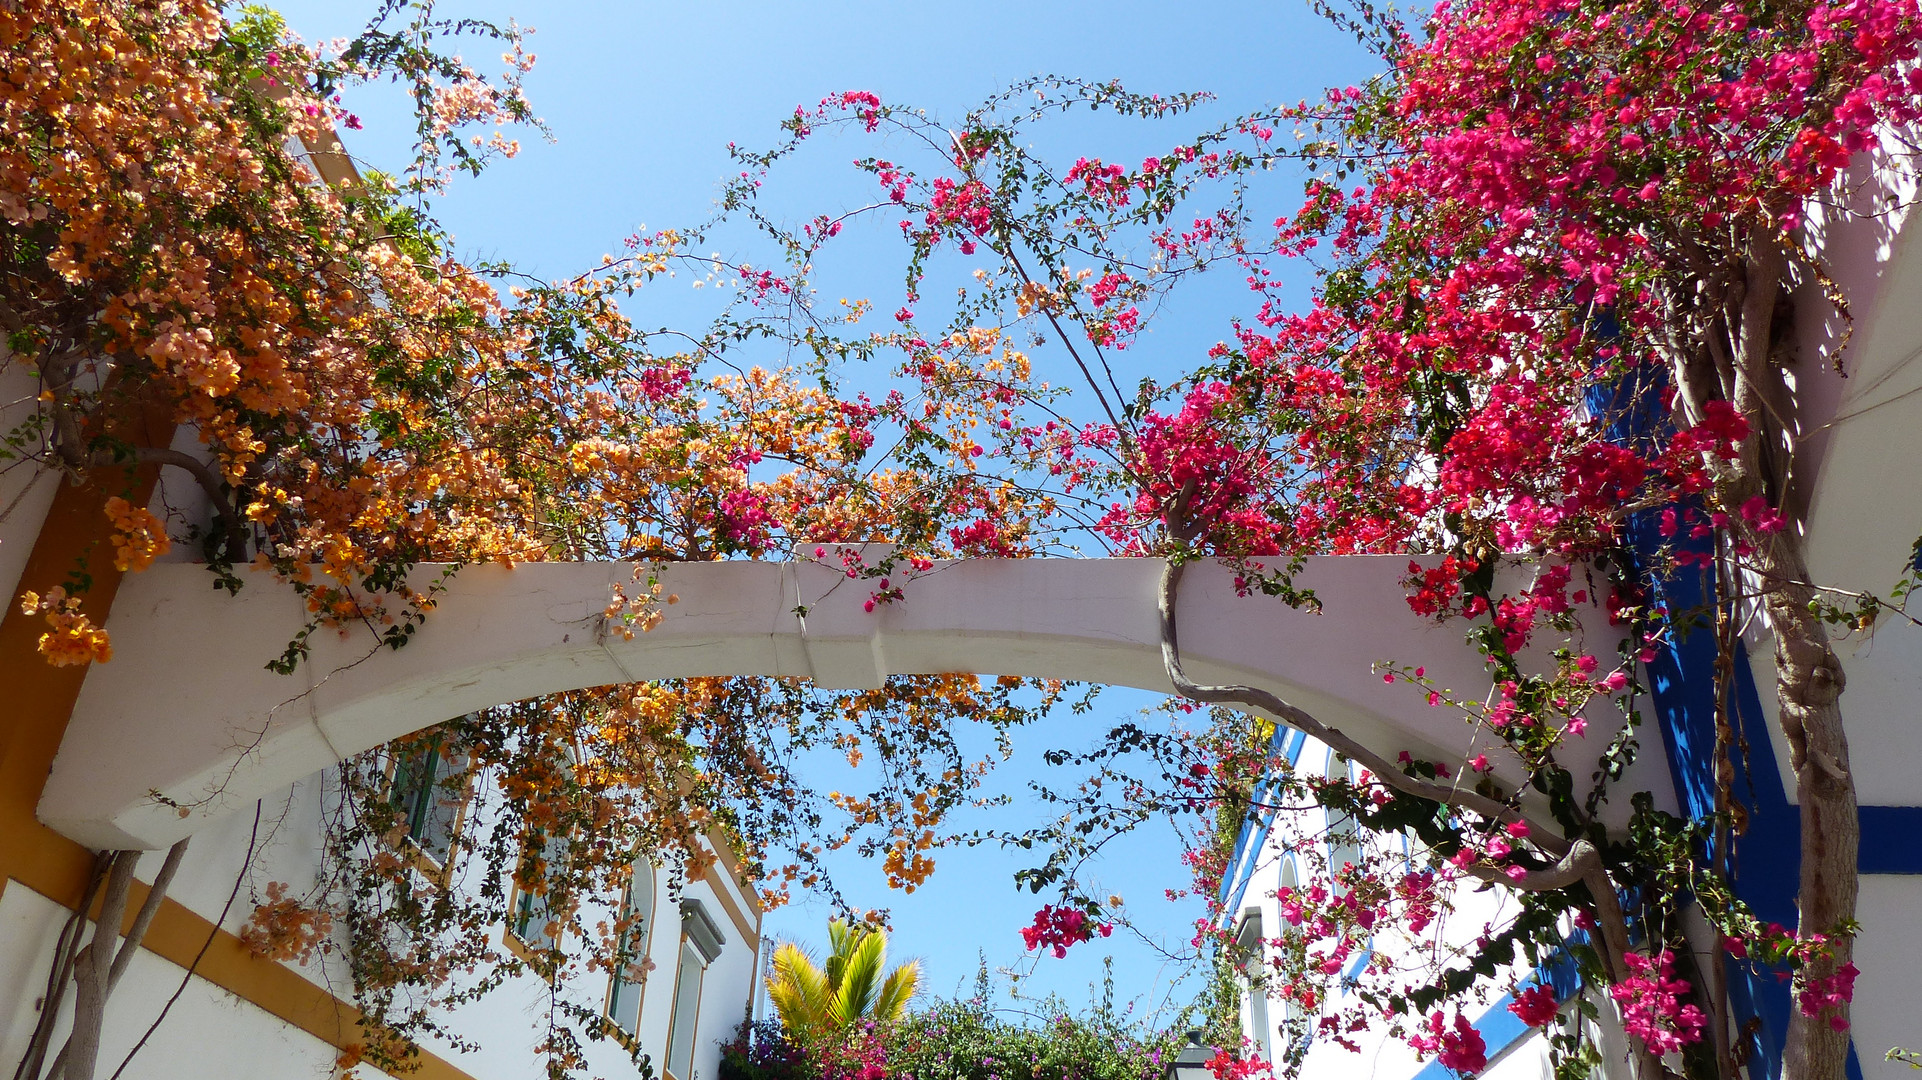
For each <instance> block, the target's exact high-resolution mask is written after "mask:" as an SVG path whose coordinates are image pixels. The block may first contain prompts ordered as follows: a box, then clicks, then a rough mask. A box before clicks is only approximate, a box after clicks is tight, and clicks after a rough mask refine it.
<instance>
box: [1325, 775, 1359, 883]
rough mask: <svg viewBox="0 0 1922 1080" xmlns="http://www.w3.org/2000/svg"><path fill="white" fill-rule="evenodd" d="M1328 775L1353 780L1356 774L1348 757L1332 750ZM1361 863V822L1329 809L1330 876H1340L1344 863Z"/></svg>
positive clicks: (1348, 814)
mask: <svg viewBox="0 0 1922 1080" xmlns="http://www.w3.org/2000/svg"><path fill="white" fill-rule="evenodd" d="M1328 777H1329V778H1330V779H1335V778H1337V777H1346V778H1348V779H1349V780H1350V781H1353V780H1354V774H1353V772H1352V771H1351V769H1350V767H1349V764H1348V759H1347V758H1344V757H1342V756H1341V755H1340V754H1336V753H1334V752H1332V751H1331V752H1330V753H1329V754H1328ZM1361 864H1362V853H1361V823H1360V822H1358V821H1356V820H1355V818H1354V815H1352V814H1350V813H1348V812H1347V811H1346V810H1330V811H1328V876H1329V877H1330V878H1338V877H1340V876H1341V872H1342V867H1343V866H1344V865H1353V866H1356V867H1360V866H1361ZM1338 891H1343V890H1338Z"/></svg>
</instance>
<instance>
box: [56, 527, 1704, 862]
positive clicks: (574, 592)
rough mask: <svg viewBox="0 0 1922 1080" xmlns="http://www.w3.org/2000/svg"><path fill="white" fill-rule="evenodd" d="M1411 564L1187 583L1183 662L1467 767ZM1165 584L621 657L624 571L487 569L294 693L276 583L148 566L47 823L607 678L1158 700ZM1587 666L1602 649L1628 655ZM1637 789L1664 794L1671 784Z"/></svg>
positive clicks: (1003, 564) (94, 685)
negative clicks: (381, 645) (1440, 695)
mask: <svg viewBox="0 0 1922 1080" xmlns="http://www.w3.org/2000/svg"><path fill="white" fill-rule="evenodd" d="M1407 562H1408V560H1407V558H1406V557H1405V556H1403V557H1392V556H1379V557H1376V556H1367V557H1331V558H1324V559H1319V560H1313V561H1311V562H1310V563H1309V565H1308V568H1307V570H1306V571H1305V573H1303V574H1302V575H1301V577H1300V579H1299V580H1300V582H1301V583H1302V584H1303V585H1306V586H1308V587H1310V588H1313V589H1314V590H1315V591H1316V593H1317V594H1318V596H1319V598H1320V599H1321V601H1322V602H1323V604H1324V605H1325V608H1326V610H1327V612H1328V614H1325V615H1315V614H1311V613H1307V612H1302V611H1297V610H1294V609H1292V608H1290V607H1288V606H1287V605H1286V604H1284V603H1282V602H1281V601H1279V600H1275V599H1273V598H1269V597H1264V596H1251V597H1238V596H1236V595H1235V590H1234V586H1233V576H1232V573H1231V572H1230V571H1228V570H1227V569H1226V568H1224V567H1221V566H1218V565H1213V564H1204V565H1200V566H1195V567H1192V568H1190V570H1189V571H1188V572H1187V581H1186V583H1185V584H1184V585H1183V588H1182V591H1181V597H1180V607H1179V611H1178V617H1179V620H1180V626H1181V637H1182V655H1183V659H1184V662H1185V666H1186V667H1187V669H1188V670H1189V672H1190V674H1191V675H1193V676H1194V677H1196V678H1198V679H1202V680H1207V681H1218V682H1219V681H1234V682H1244V683H1249V684H1253V685H1256V686H1260V687H1263V688H1265V689H1268V690H1270V691H1273V692H1275V693H1278V694H1280V695H1282V696H1284V697H1286V698H1287V699H1289V700H1290V701H1292V702H1294V703H1296V704H1298V705H1300V706H1301V707H1303V708H1305V709H1307V710H1309V711H1310V712H1311V713H1314V714H1315V715H1316V716H1318V717H1321V718H1324V719H1325V721H1326V722H1328V723H1331V724H1334V725H1336V726H1339V727H1342V728H1343V729H1345V730H1347V731H1348V732H1349V733H1350V734H1351V735H1354V736H1356V737H1357V738H1360V739H1363V740H1364V741H1366V742H1368V743H1369V744H1371V745H1373V746H1376V747H1378V748H1380V749H1382V750H1385V751H1387V752H1389V753H1391V754H1392V753H1394V752H1396V751H1399V750H1401V749H1409V750H1412V751H1414V752H1416V753H1419V754H1428V755H1435V756H1438V757H1446V758H1456V759H1459V757H1460V756H1461V755H1463V754H1465V753H1466V754H1470V755H1472V754H1473V753H1474V752H1475V750H1474V749H1471V748H1470V747H1471V741H1472V732H1471V731H1470V730H1469V729H1468V728H1467V727H1466V726H1465V725H1463V724H1462V722H1461V720H1460V718H1459V716H1458V715H1456V714H1454V713H1453V712H1452V711H1450V710H1446V709H1436V708H1431V707H1429V706H1428V705H1427V704H1426V702H1425V700H1424V698H1423V695H1422V694H1421V693H1419V692H1417V691H1416V690H1414V689H1413V688H1411V687H1409V686H1407V685H1406V684H1403V683H1396V684H1393V685H1388V684H1385V683H1384V682H1383V680H1382V678H1381V676H1380V675H1379V674H1376V673H1374V672H1373V671H1372V670H1371V665H1372V664H1373V663H1374V662H1375V661H1377V660H1384V659H1392V660H1398V661H1404V662H1409V663H1422V664H1425V665H1427V668H1428V671H1429V674H1430V675H1431V676H1433V677H1434V678H1436V679H1438V680H1439V681H1440V682H1441V683H1442V684H1443V685H1445V686H1449V687H1453V688H1457V689H1461V690H1465V691H1478V689H1479V688H1480V687H1482V686H1485V685H1486V678H1487V677H1486V675H1484V674H1483V673H1482V669H1481V662H1480V658H1479V657H1478V656H1477V655H1476V654H1475V653H1474V651H1473V650H1471V649H1470V648H1468V647H1467V646H1466V645H1465V644H1464V641H1463V637H1462V629H1461V627H1460V626H1459V625H1453V626H1444V627H1436V626H1434V625H1433V624H1432V623H1430V622H1429V621H1428V620H1425V619H1422V618H1419V617H1417V616H1415V615H1414V614H1413V613H1412V612H1410V610H1409V608H1408V605H1407V603H1406V601H1405V599H1404V594H1403V591H1402V588H1401V586H1400V579H1401V577H1402V575H1403V573H1404V572H1405V570H1406V567H1407ZM1161 569H1162V563H1161V562H1160V561H1159V560H1154V559H1026V560H968V561H962V562H954V563H945V564H937V565H936V566H935V568H934V569H933V570H932V571H931V572H928V573H926V574H924V575H921V576H920V577H918V578H917V579H916V580H914V581H912V582H910V583H909V584H908V585H907V587H906V588H907V599H906V600H905V601H904V602H899V603H894V604H886V605H882V606H880V607H878V608H877V609H876V610H875V611H874V612H873V613H871V614H870V613H868V612H865V611H864V610H863V607H862V604H863V601H864V600H865V599H866V597H867V594H868V593H867V588H866V586H865V585H864V583H862V582H860V581H856V580H850V579H848V578H847V577H845V576H844V574H843V573H842V572H841V571H839V570H838V569H835V568H833V567H830V566H827V565H823V564H818V563H765V562H764V563H754V562H723V563H700V564H679V565H673V566H669V567H667V568H665V569H664V570H663V571H662V573H661V580H662V581H663V583H664V585H665V587H666V588H667V590H669V591H672V592H674V593H678V594H679V596H680V598H681V602H680V603H679V604H677V605H675V606H673V607H670V608H668V609H666V612H667V618H666V619H665V621H664V622H662V624H661V625H660V626H659V627H658V628H656V629H655V630H654V631H653V632H651V633H648V634H642V635H637V636H636V637H635V638H634V640H632V641H623V640H621V638H620V637H619V635H608V634H606V633H603V632H602V629H601V627H602V618H601V612H602V611H603V609H605V607H606V606H607V603H608V597H609V590H610V587H611V586H613V585H614V584H616V583H623V582H629V581H631V577H632V571H631V568H630V567H629V566H628V565H626V564H615V563H529V564H523V565H521V566H519V567H516V568H513V569H507V568H503V567H498V566H480V567H470V568H467V569H466V570H463V571H462V572H461V573H459V574H458V575H456V576H455V577H454V578H453V581H452V585H451V588H450V589H449V590H448V592H447V593H446V594H445V595H444V596H443V597H442V598H441V600H440V602H439V605H438V607H437V609H436V610H435V611H434V613H433V614H432V616H431V617H430V618H429V619H428V620H427V623H426V625H425V626H424V627H423V628H422V629H421V631H420V632H419V633H418V634H417V635H416V637H415V640H414V641H413V642H412V643H411V644H409V645H408V646H407V647H406V648H404V649H400V650H398V651H391V650H386V649H381V650H378V651H375V652H373V653H372V654H371V655H369V651H368V646H367V644H366V641H367V638H366V635H365V634H364V633H363V634H359V635H356V636H353V637H350V638H348V639H345V640H342V639H340V638H339V637H338V636H336V635H331V634H323V635H317V637H316V639H315V640H314V642H313V653H312V656H311V659H310V661H309V662H308V663H306V664H303V665H302V667H301V670H300V672H299V673H298V674H296V675H295V676H293V677H291V678H290V677H286V676H280V675H275V674H273V673H271V672H269V671H267V670H266V669H265V668H264V667H263V664H264V663H265V662H266V661H267V660H268V659H270V658H271V657H273V656H274V655H277V654H278V652H279V650H280V649H281V648H282V647H283V646H284V644H285V642H286V641H287V640H288V639H289V638H290V637H291V636H292V635H293V634H294V632H295V631H296V630H298V629H299V627H300V625H301V622H302V608H301V602H300V600H299V598H298V597H297V596H295V594H294V593H293V592H292V591H291V590H290V589H288V588H286V587H285V586H282V585H278V584H275V583H273V582H271V581H269V580H265V579H264V577H263V579H261V580H258V581H254V582H250V583H249V585H248V586H247V587H246V588H245V589H243V590H241V592H240V594H239V595H238V596H229V595H228V594H226V593H225V592H223V591H219V590H216V589H212V588H210V587H209V581H208V578H207V574H206V571H205V569H203V568H201V567H197V566H192V565H185V564H176V565H161V566H155V567H153V568H151V569H149V570H147V571H146V572H143V573H140V574H136V575H131V576H130V577H129V578H128V579H127V581H126V582H125V583H124V584H123V585H122V587H121V590H120V594H119V597H118V599H117V601H116V602H115V604H114V608H113V612H112V615H111V619H110V621H109V622H108V628H109V629H110V630H111V632H112V633H113V637H114V648H115V654H116V658H115V659H114V660H113V662H111V663H109V664H104V665H96V666H95V668H94V669H93V670H92V671H90V672H89V673H88V675H87V679H86V682H85V685H84V686H83V688H82V691H81V694H80V698H79V702H78V704H77V705H76V707H75V709H74V713H73V717H72V720H71V723H70V724H69V727H68V729H67V734H66V738H65V741H64V742H63V743H62V746H61V749H60V754H59V757H58V758H57V759H56V760H55V762H54V767H53V773H52V775H51V777H50V778H49V781H48V784H47V788H46V792H45V795H44V797H43V798H42V801H41V804H40V817H41V819H42V820H43V821H45V822H46V823H47V824H48V825H50V826H52V827H53V828H55V829H56V830H58V831H60V832H61V833H63V834H65V835H67V836H69V837H71V838H73V839H75V840H78V841H80V842H81V843H84V844H87V845H89V846H92V847H96V848H136V847H137V848H159V847H165V846H167V845H168V844H170V843H172V842H173V841H175V840H177V839H179V838H180V837H182V836H185V835H188V834H190V833H192V832H194V831H195V830H196V829H198V828H199V826H200V824H201V823H203V822H204V821H206V820H207V819H209V818H211V817H214V816H217V815H220V814H222V813H224V812H225V811H227V810H229V809H232V808H236V807H239V806H243V805H245V804H247V803H250V802H252V801H253V800H255V799H256V798H258V797H260V796H261V795H264V794H266V793H269V792H272V791H275V790H278V789H280V788H283V787H285V786H287V785H288V784H291V783H292V782H293V781H295V780H297V779H299V778H301V777H303V776H307V775H309V774H311V773H313V772H315V771H316V770H319V769H322V768H325V767H326V766H329V765H331V764H333V763H335V762H336V761H338V760H340V759H341V758H342V757H344V756H346V755H350V754H354V753H358V752H360V751H364V750H367V749H369V748H371V747H375V746H378V745H380V744H382V743H384V742H386V741H388V740H390V739H393V738H396V737H398V736H400V735H404V734H407V733H409V732H412V731H416V730H419V729H421V728H423V727H427V726H430V725H433V724H436V723H439V722H440V721H442V720H444V719H446V718H447V717H450V716H455V715H459V714H460V713H463V712H466V711H469V710H472V709H477V708H483V707H486V706H490V705H495V704H500V703H502V702H508V701H517V700H521V699H525V698H530V697H535V696H538V695H542V694H549V693H555V692H558V691H562V690H569V689H576V688H580V687H588V686H598V685H606V684H610V683H621V682H633V681H639V680H647V679H664V678H676V677H687V676H696V675H765V676H798V677H806V678H811V679H814V680H815V681H816V682H818V683H820V684H821V685H823V686H828V687H843V688H847V687H855V688H860V687H876V686H879V685H881V680H882V679H884V678H885V677H887V676H889V675H905V674H928V673H937V672H944V671H968V672H979V673H985V674H997V675H1022V676H1044V677H1054V678H1062V679H1070V680H1076V681H1082V682H1101V683H1110V684H1118V685H1124V686H1133V687H1140V688H1143V689H1148V690H1157V691H1163V692H1166V691H1168V690H1169V689H1170V687H1169V684H1168V682H1167V679H1166V677H1165V676H1164V674H1163V670H1162V663H1161V658H1160V654H1159V647H1160V640H1159V637H1158V630H1157V623H1156V606H1155V595H1156V587H1157V583H1158V579H1159V575H1160V573H1161ZM800 609H805V610H806V615H805V617H803V616H802V615H801V614H800V613H799V611H800ZM1591 621H1592V622H1594V623H1598V624H1599V623H1602V622H1604V621H1605V620H1602V619H1600V618H1596V619H1593V620H1591ZM1589 647H1590V648H1591V649H1592V650H1594V651H1596V652H1598V653H1602V654H1604V655H1606V654H1607V653H1608V652H1609V650H1610V648H1611V647H1612V642H1603V641H1597V640H1593V639H1591V641H1590V642H1589ZM1602 726H1603V724H1602V720H1601V718H1599V717H1598V718H1597V721H1596V728H1595V729H1591V735H1590V737H1589V739H1588V740H1587V741H1588V742H1589V743H1591V744H1593V748H1594V749H1596V750H1599V749H1600V747H1601V745H1602V744H1603V743H1604V742H1605V741H1606V732H1605V731H1602V730H1599V729H1600V728H1602ZM1648 757H1649V758H1650V759H1652V760H1659V755H1648ZM1577 768H1578V769H1579V768H1580V766H1577ZM1635 780H1636V782H1637V783H1638V784H1639V785H1642V786H1649V787H1653V788H1656V789H1659V790H1662V791H1666V789H1667V787H1668V785H1667V782H1666V778H1665V776H1664V775H1663V774H1662V771H1661V769H1660V766H1659V764H1656V765H1651V766H1650V767H1649V768H1648V770H1647V773H1646V775H1645V776H1641V777H1637V778H1635Z"/></svg>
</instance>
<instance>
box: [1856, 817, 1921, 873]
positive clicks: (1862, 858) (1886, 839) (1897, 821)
mask: <svg viewBox="0 0 1922 1080" xmlns="http://www.w3.org/2000/svg"><path fill="white" fill-rule="evenodd" d="M1857 813H1858V814H1859V815H1860V816H1861V819H1862V850H1861V852H1860V853H1859V854H1858V855H1857V856H1856V859H1855V867H1856V869H1857V870H1859V871H1861V872H1862V873H1864V874H1922V806H1864V807H1860V808H1858V810H1857Z"/></svg>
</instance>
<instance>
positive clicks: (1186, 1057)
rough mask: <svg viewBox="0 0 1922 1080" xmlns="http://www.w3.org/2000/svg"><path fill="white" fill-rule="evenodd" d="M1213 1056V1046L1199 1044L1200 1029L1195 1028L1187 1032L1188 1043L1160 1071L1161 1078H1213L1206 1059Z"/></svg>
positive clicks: (1196, 1079) (1176, 1079)
mask: <svg viewBox="0 0 1922 1080" xmlns="http://www.w3.org/2000/svg"><path fill="white" fill-rule="evenodd" d="M1214 1056H1215V1051H1214V1048H1213V1047H1209V1046H1203V1045H1201V1030H1200V1029H1199V1028H1196V1029H1195V1030H1192V1031H1190V1032H1188V1045H1186V1046H1184V1047H1182V1048H1181V1052H1180V1053H1179V1054H1176V1055H1175V1057H1174V1060H1173V1061H1170V1062H1168V1067H1167V1068H1166V1069H1165V1070H1163V1071H1162V1074H1161V1075H1162V1080H1213V1077H1214V1074H1213V1073H1211V1072H1209V1071H1208V1060H1209V1059H1210V1058H1212V1057H1214Z"/></svg>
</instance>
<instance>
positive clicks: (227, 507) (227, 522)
mask: <svg viewBox="0 0 1922 1080" xmlns="http://www.w3.org/2000/svg"><path fill="white" fill-rule="evenodd" d="M133 459H134V460H135V461H137V462H139V463H141V464H143V465H172V466H173V467H174V468H176V469H181V470H183V471H185V472H186V473H187V475H188V476H191V477H193V478H194V483H196V484H198V485H199V486H200V490H201V492H202V493H203V494H205V495H206V496H207V501H208V502H209V503H211V504H212V505H213V511H214V520H215V521H216V522H218V523H219V524H220V525H221V526H222V530H223V531H224V532H225V533H226V534H227V535H226V538H225V540H224V541H223V545H224V549H225V552H226V556H227V559H228V560H229V561H230V562H238V561H239V560H241V559H243V558H245V557H246V555H247V532H246V529H245V528H243V527H242V522H243V521H244V520H245V519H243V518H242V517H241V516H240V513H239V511H237V510H236V509H234V505H233V500H232V499H230V498H229V497H228V495H227V492H226V491H225V490H224V487H223V485H224V484H225V481H224V480H222V479H221V477H220V474H218V473H216V472H214V470H213V468H212V466H210V465H208V464H207V463H206V462H204V461H202V460H200V459H199V458H197V457H195V456H193V455H192V454H188V453H183V452H181V451H179V450H172V449H168V448H166V447H160V446H141V447H136V448H135V449H134V451H133ZM115 463H116V462H115V459H114V457H113V455H112V454H111V453H102V454H98V455H96V456H95V458H94V464H95V465H112V464H115Z"/></svg>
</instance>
